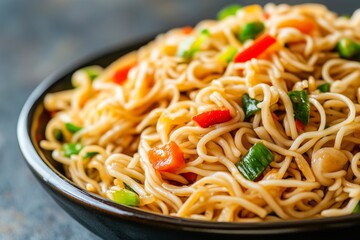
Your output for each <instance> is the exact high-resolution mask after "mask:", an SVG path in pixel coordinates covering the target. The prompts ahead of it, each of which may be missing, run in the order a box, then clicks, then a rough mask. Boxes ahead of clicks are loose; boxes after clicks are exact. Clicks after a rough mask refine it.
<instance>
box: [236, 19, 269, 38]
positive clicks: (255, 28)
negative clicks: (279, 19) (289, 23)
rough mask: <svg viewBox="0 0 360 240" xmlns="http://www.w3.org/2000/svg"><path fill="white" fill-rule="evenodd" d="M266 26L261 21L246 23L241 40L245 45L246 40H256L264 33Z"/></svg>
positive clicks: (240, 33)
mask: <svg viewBox="0 0 360 240" xmlns="http://www.w3.org/2000/svg"><path fill="white" fill-rule="evenodd" d="M264 28H265V25H264V23H262V22H260V21H255V22H249V23H246V24H245V25H244V26H243V27H242V28H241V30H240V32H239V36H238V37H239V40H240V42H242V43H244V42H245V41H246V40H249V39H255V38H256V36H257V35H259V34H260V33H261V32H262V31H264Z"/></svg>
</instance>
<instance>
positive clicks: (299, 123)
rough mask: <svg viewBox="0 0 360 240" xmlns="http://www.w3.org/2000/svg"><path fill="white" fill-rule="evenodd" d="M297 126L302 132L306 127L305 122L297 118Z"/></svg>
mask: <svg viewBox="0 0 360 240" xmlns="http://www.w3.org/2000/svg"><path fill="white" fill-rule="evenodd" d="M295 126H296V129H297V131H298V132H301V131H302V130H304V128H305V126H304V124H303V123H302V122H301V121H300V120H299V119H295Z"/></svg>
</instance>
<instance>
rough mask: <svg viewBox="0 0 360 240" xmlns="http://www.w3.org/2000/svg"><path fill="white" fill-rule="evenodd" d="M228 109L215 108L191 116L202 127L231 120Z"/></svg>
mask: <svg viewBox="0 0 360 240" xmlns="http://www.w3.org/2000/svg"><path fill="white" fill-rule="evenodd" d="M231 118H232V117H231V115H230V110H229V109H226V108H221V109H215V110H210V111H206V112H203V113H200V114H198V115H195V116H193V117H192V119H193V120H194V121H195V122H197V124H199V125H200V127H202V128H207V127H210V126H211V125H214V124H217V123H223V122H227V121H229V120H231Z"/></svg>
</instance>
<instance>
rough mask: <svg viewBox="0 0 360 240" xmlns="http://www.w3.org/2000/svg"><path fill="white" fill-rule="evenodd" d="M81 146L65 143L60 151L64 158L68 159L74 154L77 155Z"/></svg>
mask: <svg viewBox="0 0 360 240" xmlns="http://www.w3.org/2000/svg"><path fill="white" fill-rule="evenodd" d="M82 148H83V146H82V145H81V144H80V143H65V144H64V145H63V146H62V150H63V151H64V155H65V156H66V157H70V156H71V155H74V154H79V152H80V151H81V149H82Z"/></svg>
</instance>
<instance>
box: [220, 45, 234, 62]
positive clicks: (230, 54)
mask: <svg viewBox="0 0 360 240" xmlns="http://www.w3.org/2000/svg"><path fill="white" fill-rule="evenodd" d="M237 51H238V50H237V48H236V47H234V46H228V47H227V48H225V49H224V51H222V52H221V53H220V55H219V59H220V60H221V61H223V62H231V61H232V60H233V59H234V57H235V55H236V53H237Z"/></svg>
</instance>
